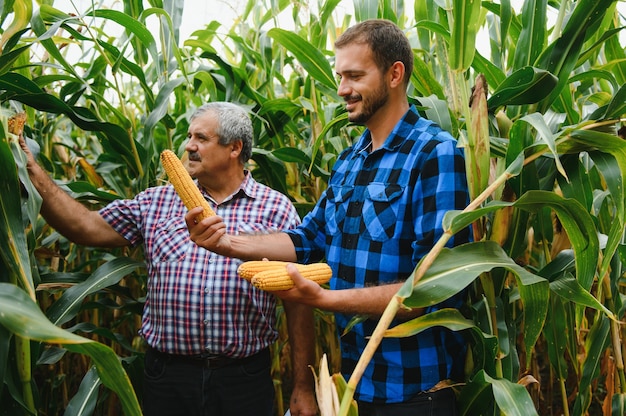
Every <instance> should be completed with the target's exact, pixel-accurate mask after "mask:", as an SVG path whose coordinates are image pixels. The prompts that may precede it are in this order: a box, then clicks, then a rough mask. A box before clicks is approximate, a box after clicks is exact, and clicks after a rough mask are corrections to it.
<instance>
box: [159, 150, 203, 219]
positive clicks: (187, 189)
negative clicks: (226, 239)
mask: <svg viewBox="0 0 626 416" xmlns="http://www.w3.org/2000/svg"><path fill="white" fill-rule="evenodd" d="M161 164H162V165H163V168H164V169H165V172H166V173H167V176H168V178H169V179H170V182H171V183H172V185H174V189H175V190H176V193H177V194H178V196H179V197H180V199H182V201H183V204H185V207H187V209H192V208H195V207H202V208H204V212H203V213H202V214H200V215H199V216H198V217H197V219H198V221H201V220H203V219H205V218H207V217H210V216H213V215H215V212H214V211H213V210H212V209H211V206H210V205H209V203H208V202H207V200H206V199H204V197H203V196H202V194H201V193H200V190H198V187H197V186H196V184H195V183H194V181H193V179H191V176H189V172H187V169H185V167H184V166H183V164H182V162H181V161H180V159H179V158H178V156H176V154H175V153H174V152H172V151H171V150H164V151H163V153H161Z"/></svg>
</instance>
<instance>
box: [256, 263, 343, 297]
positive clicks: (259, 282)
mask: <svg viewBox="0 0 626 416" xmlns="http://www.w3.org/2000/svg"><path fill="white" fill-rule="evenodd" d="M295 266H296V268H297V269H298V271H299V272H300V273H301V274H302V276H304V278H306V279H309V280H312V281H314V282H315V283H318V284H322V283H328V281H329V280H330V278H331V277H332V275H333V273H332V271H331V269H330V266H328V264H325V263H313V264H296V265H295ZM250 282H251V283H252V285H253V286H254V287H256V288H258V289H261V290H265V291H268V292H273V291H276V290H287V289H291V288H292V287H294V283H293V280H291V277H290V276H289V274H288V273H287V269H286V268H284V267H281V268H274V269H270V270H265V271H262V272H259V273H257V274H256V275H254V277H253V278H252V279H251V280H250Z"/></svg>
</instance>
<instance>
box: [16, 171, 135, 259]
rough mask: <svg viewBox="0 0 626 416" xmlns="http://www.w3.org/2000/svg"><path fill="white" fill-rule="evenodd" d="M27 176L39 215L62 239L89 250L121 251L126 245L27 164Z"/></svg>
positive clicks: (93, 212)
mask: <svg viewBox="0 0 626 416" xmlns="http://www.w3.org/2000/svg"><path fill="white" fill-rule="evenodd" d="M28 174H29V177H30V179H31V182H32V183H33V186H34V187H35V189H37V191H38V192H39V194H40V195H41V198H42V204H41V211H40V212H41V215H42V216H43V217H44V218H45V220H46V221H47V223H48V224H49V225H50V226H51V227H52V228H54V229H55V230H57V231H58V232H59V233H61V234H62V235H63V236H65V237H66V238H68V239H69V240H71V241H73V242H75V243H77V244H83V245H89V246H100V247H121V246H126V245H128V244H129V242H128V241H127V240H126V239H124V238H123V237H122V236H121V235H119V234H118V233H117V232H116V231H115V230H114V229H113V228H112V227H111V226H110V225H109V224H108V223H107V222H106V221H104V219H103V218H102V217H101V216H100V215H99V214H98V213H97V212H96V211H90V210H89V209H87V207H85V206H84V205H83V204H81V203H80V202H78V201H76V200H75V199H74V198H72V197H71V196H70V195H68V194H67V193H66V192H65V191H63V189H61V188H60V187H59V186H58V185H57V184H56V183H54V181H53V180H52V179H51V178H50V177H49V176H48V174H47V173H46V172H45V171H44V170H43V169H42V168H41V167H40V166H39V165H37V164H29V166H28Z"/></svg>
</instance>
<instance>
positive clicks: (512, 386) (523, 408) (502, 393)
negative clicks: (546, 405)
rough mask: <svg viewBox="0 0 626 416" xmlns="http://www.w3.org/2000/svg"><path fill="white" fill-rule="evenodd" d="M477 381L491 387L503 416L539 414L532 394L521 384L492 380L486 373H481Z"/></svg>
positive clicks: (531, 415)
mask: <svg viewBox="0 0 626 416" xmlns="http://www.w3.org/2000/svg"><path fill="white" fill-rule="evenodd" d="M475 379H477V380H479V381H480V382H482V383H488V384H490V385H491V388H492V389H493V397H494V398H495V399H496V403H497V404H498V407H499V408H500V410H501V411H502V414H504V415H507V416H533V415H537V414H538V413H537V410H536V409H535V405H534V404H533V401H532V399H531V397H530V394H529V393H528V391H527V390H526V388H525V387H524V386H522V385H521V384H517V383H513V382H511V381H509V380H506V379H495V378H492V377H490V376H489V375H488V374H487V373H485V372H484V371H480V372H479V373H478V374H477V375H476V377H475Z"/></svg>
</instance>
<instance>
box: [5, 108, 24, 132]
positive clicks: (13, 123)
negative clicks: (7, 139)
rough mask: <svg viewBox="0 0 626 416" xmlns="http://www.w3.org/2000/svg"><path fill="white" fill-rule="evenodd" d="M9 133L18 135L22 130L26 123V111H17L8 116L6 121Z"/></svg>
mask: <svg viewBox="0 0 626 416" xmlns="http://www.w3.org/2000/svg"><path fill="white" fill-rule="evenodd" d="M7 124H8V127H9V133H12V134H15V135H16V136H19V135H20V134H22V132H23V131H24V124H26V113H17V114H14V115H12V116H11V117H9V121H8V123H7Z"/></svg>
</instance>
